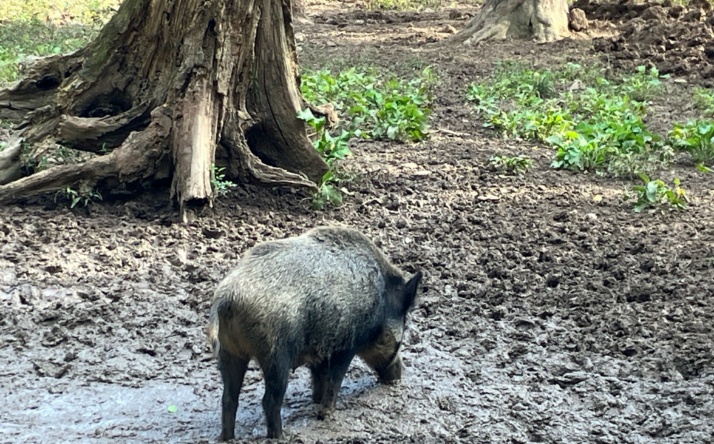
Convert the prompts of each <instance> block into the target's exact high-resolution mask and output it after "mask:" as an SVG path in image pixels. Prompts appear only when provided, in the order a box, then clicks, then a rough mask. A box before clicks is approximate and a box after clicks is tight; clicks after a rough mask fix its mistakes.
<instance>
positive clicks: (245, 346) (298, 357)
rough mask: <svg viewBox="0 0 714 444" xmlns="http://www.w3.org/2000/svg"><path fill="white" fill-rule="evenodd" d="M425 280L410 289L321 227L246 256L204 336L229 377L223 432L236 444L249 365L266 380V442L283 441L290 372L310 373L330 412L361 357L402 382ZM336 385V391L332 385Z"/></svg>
mask: <svg viewBox="0 0 714 444" xmlns="http://www.w3.org/2000/svg"><path fill="white" fill-rule="evenodd" d="M420 280H421V273H417V274H415V275H414V276H412V277H411V278H410V279H409V280H407V279H405V277H404V274H403V273H402V272H401V271H400V270H399V269H398V268H396V267H395V266H394V265H392V264H391V263H390V262H389V260H388V259H387V258H386V257H385V256H384V254H383V253H382V252H381V251H380V250H379V249H378V248H377V247H376V246H375V245H374V243H372V241H370V240H369V239H368V238H367V237H366V236H364V235H363V234H362V233H360V232H358V231H356V230H353V229H350V228H342V227H319V228H315V229H312V230H310V231H308V232H306V233H304V234H302V235H300V236H297V237H292V238H288V239H282V240H276V241H270V242H265V243H262V244H259V245H256V246H255V247H253V248H251V249H250V250H248V251H247V252H246V253H245V254H244V255H243V257H242V258H241V259H240V261H239V262H238V264H237V266H236V267H235V268H234V269H233V270H232V271H231V272H230V273H228V275H227V276H226V277H225V278H224V279H223V280H222V281H221V282H220V283H219V284H218V287H217V288H216V291H215V296H214V302H213V305H212V307H211V313H210V320H209V324H208V328H207V333H208V339H209V341H210V342H211V345H212V347H213V351H214V355H215V356H216V357H217V358H218V361H219V368H220V369H221V374H222V376H223V382H224V393H223V432H222V435H221V436H222V437H223V438H224V439H231V438H232V437H233V434H234V427H235V408H237V404H238V393H239V392H240V387H241V385H242V380H243V376H244V374H245V369H246V368H247V365H248V362H249V361H250V360H251V359H253V358H255V359H256V360H257V361H258V364H259V365H260V367H261V369H262V370H263V374H264V375H265V379H266V393H265V397H264V398H263V407H264V410H265V414H266V420H267V422H268V436H269V437H278V436H280V434H281V433H282V423H281V421H280V405H282V398H283V396H284V393H285V387H286V386H287V378H288V374H289V371H290V370H291V369H294V368H296V367H298V366H301V365H307V366H308V367H309V368H310V370H311V372H312V375H313V400H314V401H315V402H316V403H318V404H321V406H322V407H321V409H322V410H321V411H322V412H323V413H324V412H326V411H329V410H331V409H333V408H334V403H335V399H336V396H337V391H338V390H339V386H340V384H341V382H342V378H343V377H344V373H345V372H346V371H347V367H348V366H349V363H350V361H351V360H352V358H353V357H354V356H355V355H358V356H360V357H362V359H364V360H365V362H366V363H367V364H368V365H369V366H370V367H372V368H373V369H374V370H375V371H376V372H377V374H378V375H379V377H380V380H382V381H384V382H391V381H395V380H398V379H399V378H400V377H401V368H402V361H401V357H400V356H399V349H400V346H401V342H402V336H403V329H404V323H405V319H406V315H407V312H408V310H409V308H410V307H411V306H412V305H413V303H414V297H415V296H416V292H417V287H418V285H419V282H420ZM328 381H329V382H328Z"/></svg>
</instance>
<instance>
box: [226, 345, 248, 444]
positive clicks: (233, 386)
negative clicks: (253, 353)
mask: <svg viewBox="0 0 714 444" xmlns="http://www.w3.org/2000/svg"><path fill="white" fill-rule="evenodd" d="M249 361H250V360H249V359H243V358H241V357H238V356H236V355H232V354H230V353H228V352H227V351H225V349H221V351H220V352H219V356H218V368H219V370H220V371H221V377H222V379H223V399H222V400H221V407H222V412H221V436H220V438H219V440H221V441H227V440H229V439H233V438H234V437H235V427H236V410H238V397H239V396H240V389H241V387H242V386H243V377H244V376H245V371H246V370H247V369H248V362H249Z"/></svg>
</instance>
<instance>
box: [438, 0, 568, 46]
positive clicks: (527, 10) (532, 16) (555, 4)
mask: <svg viewBox="0 0 714 444" xmlns="http://www.w3.org/2000/svg"><path fill="white" fill-rule="evenodd" d="M569 35H570V32H569V31H568V2H567V0H487V1H486V3H484V5H483V8H482V9H481V11H480V12H479V13H478V14H477V15H476V16H475V17H474V18H472V19H471V20H470V21H469V22H468V23H467V24H466V27H465V28H464V29H463V30H461V31H460V32H458V33H457V34H454V36H453V37H452V38H451V40H450V41H451V42H456V43H461V42H463V43H466V44H476V43H479V42H483V41H490V40H504V39H506V38H509V37H511V38H517V39H520V38H532V39H535V40H536V41H538V42H553V41H556V40H559V39H562V38H564V37H567V36H569Z"/></svg>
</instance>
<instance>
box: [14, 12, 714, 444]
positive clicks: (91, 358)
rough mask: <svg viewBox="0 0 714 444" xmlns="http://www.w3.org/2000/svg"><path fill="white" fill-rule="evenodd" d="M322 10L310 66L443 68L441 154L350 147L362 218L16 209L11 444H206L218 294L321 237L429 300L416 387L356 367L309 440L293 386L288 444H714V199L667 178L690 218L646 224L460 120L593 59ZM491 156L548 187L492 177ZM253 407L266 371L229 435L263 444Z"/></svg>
mask: <svg viewBox="0 0 714 444" xmlns="http://www.w3.org/2000/svg"><path fill="white" fill-rule="evenodd" d="M314 6H315V5H314ZM315 7H316V8H317V10H318V11H319V12H316V16H317V15H318V14H319V16H317V19H316V20H315V24H314V25H311V26H306V27H303V28H301V29H299V31H300V33H301V39H300V40H301V42H300V53H299V55H300V61H301V63H302V64H303V66H306V67H311V68H320V67H324V66H340V65H341V64H343V65H345V66H347V65H348V64H372V65H374V64H376V65H378V66H384V67H386V68H388V69H391V70H393V71H400V72H402V73H411V75H413V73H414V72H416V71H418V70H420V69H422V68H423V67H424V66H426V65H429V64H431V65H435V66H437V67H438V73H439V75H440V78H441V83H440V84H439V85H438V87H437V90H436V91H435V101H434V114H433V117H432V128H433V133H432V137H431V139H430V140H429V141H427V142H424V143H421V144H416V145H411V144H410V145H398V144H390V143H375V142H360V143H356V144H354V145H353V147H352V149H353V152H354V158H353V159H352V160H351V162H350V168H352V169H353V170H354V171H355V173H356V178H355V180H354V181H353V182H351V183H350V184H348V185H347V187H348V192H349V193H350V194H349V195H348V196H347V198H346V202H345V204H344V205H343V206H342V207H339V208H331V209H327V210H325V211H320V212H314V211H312V210H310V209H309V202H308V200H307V199H306V198H307V196H305V195H304V194H301V193H293V192H290V191H289V190H282V189H279V190H264V189H257V188H252V187H249V186H246V187H239V188H236V189H234V190H233V191H232V192H231V193H230V195H229V196H226V197H224V198H221V199H219V200H218V201H217V204H216V207H215V208H214V209H212V210H207V211H205V212H204V213H203V214H202V215H200V217H199V218H198V219H197V220H196V221H194V222H192V223H190V224H188V225H180V224H176V223H174V220H175V219H174V213H173V212H172V210H171V209H170V208H167V207H166V205H165V202H166V201H167V199H168V196H167V195H164V194H161V193H158V194H156V195H144V196H141V197H139V198H137V199H136V200H129V201H114V202H104V203H96V204H93V205H91V206H90V207H88V208H87V209H84V208H76V209H74V210H69V209H68V208H66V207H65V205H66V203H64V202H61V201H60V202H57V203H55V202H54V201H53V196H48V197H46V198H39V199H35V200H32V201H28V202H25V203H24V204H22V205H16V206H10V207H5V208H3V209H2V211H0V376H1V377H0V398H2V399H3V400H4V402H2V403H0V418H2V420H0V442H110V441H111V442H117V441H119V442H142V443H143V442H191V443H195V442H212V441H213V440H214V439H215V437H216V436H217V435H218V432H219V428H220V425H219V421H220V419H219V416H220V391H221V384H220V379H219V375H218V371H217V370H216V369H215V364H214V362H213V361H212V359H211V356H210V352H209V347H208V344H207V343H206V341H205V337H204V327H205V322H206V319H207V313H208V307H209V303H210V297H211V292H212V290H213V288H214V286H215V284H216V283H217V282H218V281H219V280H220V279H221V278H222V277H223V276H224V274H225V273H226V272H227V271H228V269H229V268H231V266H232V264H233V263H234V262H235V261H236V260H237V258H238V257H239V255H240V254H241V253H242V252H243V251H245V250H246V249H247V248H249V247H250V246H252V245H254V244H255V243H256V242H260V241H262V240H266V239H275V238H282V237H285V236H289V235H293V234H297V233H301V232H303V231H305V230H307V229H308V228H310V227H313V226H316V225H320V224H325V223H343V224H349V225H351V226H353V227H355V228H358V229H361V230H363V231H364V232H365V233H367V234H368V235H369V236H370V237H371V238H373V239H374V240H375V241H376V242H377V243H378V244H379V245H380V247H381V248H382V249H383V250H384V251H385V252H386V253H387V254H388V255H389V256H390V257H391V258H392V259H393V261H394V262H395V264H396V265H397V266H399V267H400V268H402V269H405V270H406V271H409V272H411V271H414V270H415V269H417V268H418V269H421V270H423V271H424V272H425V279H424V281H423V288H422V291H421V295H420V300H419V302H418V306H417V308H416V309H415V311H414V312H413V315H412V316H411V319H410V323H409V329H408V331H407V334H406V338H405V342H406V347H405V348H406V349H405V351H404V358H405V359H404V361H405V367H406V368H405V375H404V380H403V381H402V383H401V384H399V385H397V386H380V385H378V384H377V383H376V381H375V378H374V376H373V375H372V374H370V373H369V372H368V371H367V369H366V367H365V366H364V365H362V364H361V363H355V365H354V366H353V367H352V369H351V370H350V372H349V374H348V376H347V378H346V381H345V385H344V387H343V390H342V392H341V396H340V398H339V400H338V405H337V412H336V414H335V416H334V418H331V419H328V420H326V421H318V420H317V419H316V418H315V415H314V413H313V410H312V406H311V405H310V392H309V377H308V374H307V372H306V371H305V370H304V369H298V371H296V372H295V373H294V374H293V376H292V379H291V383H290V385H289V388H288V394H287V398H286V403H285V407H284V408H283V418H284V426H285V429H286V432H287V433H288V441H290V442H304V443H317V442H322V443H367V442H369V443H373V442H384V443H387V442H405V443H406V442H417V443H421V442H446V443H461V442H464V443H467V442H468V443H472V442H483V443H487V442H488V443H491V442H494V443H498V442H509V443H530V442H546V443H550V442H552V443H556V442H593V443H650V442H659V443H702V442H709V441H711V440H712V439H713V437H714V425H713V424H712V421H711V418H713V417H714V401H713V400H714V358H713V354H712V350H713V349H714V339H713V338H714V334H713V331H712V326H713V325H714V204H713V203H712V198H714V192H712V189H711V178H710V177H707V176H706V175H702V174H700V173H698V172H697V171H696V170H695V169H694V168H693V167H692V166H691V165H676V166H674V167H672V168H671V169H670V170H667V171H664V172H662V176H663V177H664V178H666V179H670V178H672V177H679V178H681V180H682V182H683V184H685V186H686V188H687V190H688V191H689V194H690V196H691V206H690V208H689V210H688V211H685V212H670V211H666V210H665V211H654V212H644V213H642V214H635V213H633V212H632V210H631V206H630V204H628V203H625V202H623V201H622V195H623V190H625V189H627V188H629V187H630V186H631V185H632V183H631V182H626V181H620V180H615V179H612V178H607V177H599V176H594V175H588V174H575V173H569V172H562V171H555V170H552V169H550V168H549V167H548V165H549V162H550V158H551V155H552V153H551V152H550V151H549V150H547V149H544V148H541V147H538V146H532V145H531V144H528V143H523V142H519V141H509V140H502V139H499V138H498V137H496V136H495V135H494V134H493V133H491V132H489V131H486V130H484V129H483V127H482V123H481V122H479V121H478V120H477V119H476V118H475V117H474V115H473V113H472V111H471V109H470V107H469V106H468V105H467V104H466V103H465V100H464V96H465V90H466V86H467V85H468V83H470V82H472V81H474V80H477V79H479V78H482V77H483V76H485V75H487V74H488V73H489V72H490V70H491V69H492V68H493V64H494V62H495V61H497V60H523V61H527V62H532V63H533V64H534V65H548V64H553V63H558V62H563V61H566V60H571V61H586V60H589V59H591V58H592V53H591V52H590V51H591V48H592V44H591V43H590V42H586V41H585V42H583V41H565V42H560V43H557V44H553V45H546V46H542V45H536V44H532V43H529V42H504V43H500V44H489V45H482V46H479V47H477V48H455V49H453V50H451V51H444V50H443V49H440V48H433V47H430V46H429V45H426V43H428V42H429V41H431V40H439V39H442V38H443V37H444V36H445V35H447V33H448V32H445V30H447V27H446V25H450V26H453V27H455V28H457V29H458V28H459V27H461V26H462V25H463V23H464V21H465V20H466V18H467V17H466V15H458V14H449V13H448V12H444V13H434V14H431V15H426V16H416V15H414V16H410V15H398V14H397V15H394V16H393V17H397V18H394V19H393V21H392V22H389V23H388V22H386V21H384V22H381V21H380V22H379V23H374V24H373V25H370V26H364V23H363V21H364V20H366V19H365V18H364V14H365V13H364V12H362V11H356V12H350V11H349V10H348V11H346V12H345V11H344V10H342V11H339V14H341V15H335V16H334V17H333V18H334V20H335V23H338V24H331V23H330V20H331V19H330V14H338V12H337V11H334V10H333V9H330V7H332V8H334V7H335V6H334V4H331V3H330V4H328V3H326V4H321V5H316V6H315ZM320 8H322V9H320ZM308 10H310V9H308ZM350 14H354V15H350ZM360 14H362V15H360ZM381 14H382V15H385V16H389V14H390V13H387V12H382V13H381ZM323 16H324V18H325V19H324V20H322V19H320V18H319V17H323ZM401 17H407V18H409V20H404V19H402V18H401ZM380 20H381V19H380ZM410 20H411V21H410ZM343 25H344V26H343ZM680 87H681V85H680ZM665 100H666V97H665ZM654 109H656V110H659V111H658V112H661V113H670V112H671V110H672V108H667V107H666V103H663V104H660V106H659V108H657V107H656V108H654ZM494 153H499V154H504V153H506V154H509V155H515V154H526V155H528V156H530V157H531V158H533V159H534V161H535V165H534V168H533V170H531V171H530V172H529V173H527V174H526V175H524V176H521V177H517V176H506V175H500V174H498V173H495V172H493V171H492V170H491V169H490V168H489V163H488V158H489V157H490V156H491V155H492V154H494ZM262 384H263V383H262V381H261V378H260V375H259V370H258V369H257V368H256V367H252V368H251V370H249V372H248V376H247V379H246V385H245V388H244V392H243V394H242V396H241V404H240V407H239V414H238V423H237V427H236V435H237V436H239V437H241V438H242V439H243V440H245V441H246V442H253V441H255V440H258V439H260V438H261V437H262V436H264V434H265V427H264V423H263V418H262V411H261V405H260V398H261V396H262V391H263V388H262Z"/></svg>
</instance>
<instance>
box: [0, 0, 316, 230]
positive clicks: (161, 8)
mask: <svg viewBox="0 0 714 444" xmlns="http://www.w3.org/2000/svg"><path fill="white" fill-rule="evenodd" d="M290 8H291V6H290V4H289V0H240V1H235V0H211V1H205V0H200V1H199V0H125V1H124V3H123V4H122V5H121V7H120V9H119V11H118V12H117V13H116V15H115V16H114V17H113V18H112V20H111V21H110V22H109V23H108V24H107V25H106V26H105V27H104V29H102V31H101V33H100V35H99V36H98V37H97V38H96V39H95V40H94V41H93V42H91V43H90V44H89V45H87V46H86V47H85V48H83V49H82V50H79V51H77V52H75V53H72V54H68V55H65V56H52V57H49V58H44V59H40V60H39V61H38V62H37V63H36V64H35V65H34V66H33V67H32V68H31V69H30V70H29V72H28V75H27V77H26V79H25V80H22V81H20V82H18V83H16V84H15V85H13V86H11V87H10V88H7V89H4V90H0V118H1V119H7V120H11V121H13V122H16V123H17V124H18V125H17V126H16V130H17V132H16V134H15V136H14V139H13V140H15V141H16V142H14V143H16V144H19V141H22V140H24V141H25V142H27V143H34V142H37V141H40V140H42V139H44V138H46V137H53V138H54V139H56V140H57V141H58V142H60V143H61V144H63V145H65V146H70V147H72V148H75V149H79V150H85V151H91V152H95V153H106V152H107V150H109V152H110V154H104V155H99V156H96V157H94V158H92V159H90V160H88V161H87V162H85V163H84V164H81V165H69V166H61V167H56V168H52V169H49V170H46V171H43V172H41V173H37V174H33V175H31V176H28V177H24V178H21V179H19V180H16V181H14V182H10V183H9V184H7V185H2V186H0V202H8V201H12V200H14V199H17V198H19V197H24V196H28V195H31V194H35V193H38V192H45V191H52V190H57V189H62V188H65V187H67V186H70V185H72V184H74V183H77V181H81V182H82V183H83V185H85V186H87V185H89V186H94V185H104V186H106V185H107V184H114V185H117V186H124V185H126V184H128V183H137V182H146V181H152V180H161V179H168V178H170V179H171V181H172V185H171V196H172V198H173V199H175V200H176V202H177V203H178V204H179V206H180V208H181V212H182V214H183V215H184V216H185V209H186V208H187V207H188V206H191V205H194V204H199V205H203V204H210V203H211V202H212V198H213V190H212V186H211V179H212V178H211V173H212V164H213V163H214V162H215V159H216V158H220V159H227V160H226V162H227V167H228V168H227V169H226V171H227V175H228V177H229V178H232V179H236V180H240V181H255V182H257V183H259V184H265V185H290V186H298V187H308V188H312V189H316V182H319V180H320V179H321V177H322V175H323V174H324V173H325V172H326V171H327V165H326V164H325V162H324V161H323V160H322V158H321V157H320V155H319V154H318V153H317V151H316V150H315V149H314V148H313V147H312V144H311V143H310V141H309V140H308V138H307V133H306V130H305V126H304V123H303V122H302V121H300V120H299V119H298V118H297V112H298V111H299V110H300V109H302V108H303V107H304V102H303V100H302V96H301V94H300V90H299V84H298V82H299V75H298V72H297V57H296V51H295V41H294V36H293V30H292V22H291V20H292V19H291V10H290ZM13 146H14V145H13ZM13 153H14V152H13ZM6 157H8V156H6ZM139 160H140V161H139ZM18 161H19V159H18ZM5 163H8V162H5ZM5 167H6V168H5V170H6V174H2V173H3V171H2V168H3V163H2V161H0V178H2V177H5V176H8V177H10V178H14V177H15V176H16V173H12V172H11V171H10V169H11V167H8V166H7V165H5Z"/></svg>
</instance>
